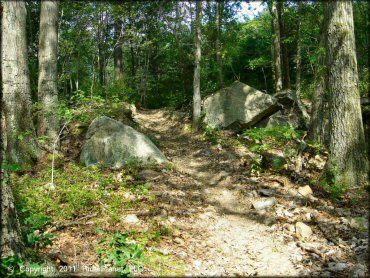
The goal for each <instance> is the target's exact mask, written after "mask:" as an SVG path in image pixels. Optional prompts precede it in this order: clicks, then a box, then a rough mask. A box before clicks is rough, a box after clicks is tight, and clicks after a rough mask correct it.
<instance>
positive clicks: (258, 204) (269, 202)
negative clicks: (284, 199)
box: [252, 197, 276, 210]
mask: <svg viewBox="0 0 370 278" xmlns="http://www.w3.org/2000/svg"><path fill="white" fill-rule="evenodd" d="M275 204H276V199H275V198H274V197H271V198H265V199H263V200H259V201H254V202H252V205H253V207H254V208H255V209H256V210H262V209H266V208H269V207H272V206H273V205H275Z"/></svg>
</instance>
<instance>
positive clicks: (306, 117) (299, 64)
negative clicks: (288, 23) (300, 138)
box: [289, 0, 310, 127]
mask: <svg viewBox="0 0 370 278" xmlns="http://www.w3.org/2000/svg"><path fill="white" fill-rule="evenodd" d="M301 15H302V16H303V14H302V0H299V1H298V30H297V55H296V80H295V83H296V90H295V94H296V99H297V105H298V107H299V109H300V110H301V111H302V117H303V121H304V123H305V125H306V127H308V126H309V123H310V115H308V113H307V110H306V107H305V106H304V105H303V103H302V100H301V71H302V20H301ZM289 86H290V85H289Z"/></svg>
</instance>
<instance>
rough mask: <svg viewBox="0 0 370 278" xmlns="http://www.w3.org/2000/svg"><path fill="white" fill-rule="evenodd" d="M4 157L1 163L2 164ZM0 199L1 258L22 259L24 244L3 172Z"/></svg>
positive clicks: (10, 191) (6, 176)
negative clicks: (15, 257)
mask: <svg viewBox="0 0 370 278" xmlns="http://www.w3.org/2000/svg"><path fill="white" fill-rule="evenodd" d="M3 159H4V157H2V158H1V163H2V164H3V163H4V160H3ZM0 199H1V212H0V213H1V215H0V223H1V236H0V255H1V258H7V257H10V256H17V257H20V258H23V257H24V243H23V241H22V235H21V228H20V224H19V220H18V215H17V210H16V208H15V204H14V197H13V193H12V190H11V188H10V186H9V182H8V175H7V173H6V171H5V170H3V171H2V173H1V186H0Z"/></svg>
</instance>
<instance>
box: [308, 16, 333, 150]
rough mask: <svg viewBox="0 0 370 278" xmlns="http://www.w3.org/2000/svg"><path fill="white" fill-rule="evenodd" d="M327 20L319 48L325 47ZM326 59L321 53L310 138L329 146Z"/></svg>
mask: <svg viewBox="0 0 370 278" xmlns="http://www.w3.org/2000/svg"><path fill="white" fill-rule="evenodd" d="M325 28H326V27H325V20H324V22H323V26H322V31H321V36H320V43H319V47H320V48H324V47H325ZM325 61H326V57H325V54H324V53H321V54H320V55H319V57H318V61H317V66H316V69H315V87H314V92H313V97H312V108H311V122H310V129H309V132H308V138H309V139H310V140H313V141H316V142H318V143H320V144H323V145H325V146H327V144H328V132H327V125H328V105H327V80H326V77H327V76H326V75H327V74H326V70H327V69H326V66H325V65H326V62H325Z"/></svg>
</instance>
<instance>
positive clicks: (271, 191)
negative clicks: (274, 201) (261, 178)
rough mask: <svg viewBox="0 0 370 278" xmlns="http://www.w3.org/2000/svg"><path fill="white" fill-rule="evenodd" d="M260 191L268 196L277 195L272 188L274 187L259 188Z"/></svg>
mask: <svg viewBox="0 0 370 278" xmlns="http://www.w3.org/2000/svg"><path fill="white" fill-rule="evenodd" d="M258 193H259V194H260V195H262V196H267V197H270V196H274V195H275V191H274V190H272V189H264V188H261V189H259V190H258Z"/></svg>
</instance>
